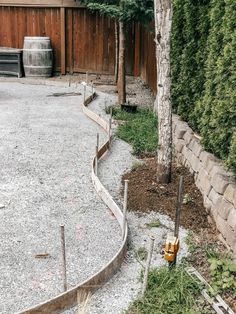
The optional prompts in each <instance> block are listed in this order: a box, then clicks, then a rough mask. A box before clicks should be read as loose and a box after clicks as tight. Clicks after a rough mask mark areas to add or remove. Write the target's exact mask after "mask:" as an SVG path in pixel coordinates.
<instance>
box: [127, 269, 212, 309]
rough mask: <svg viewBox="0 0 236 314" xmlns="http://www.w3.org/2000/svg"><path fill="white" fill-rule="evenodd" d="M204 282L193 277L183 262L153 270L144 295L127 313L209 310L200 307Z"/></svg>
mask: <svg viewBox="0 0 236 314" xmlns="http://www.w3.org/2000/svg"><path fill="white" fill-rule="evenodd" d="M201 289H202V285H201V284H200V283H199V282H198V281H197V280H196V279H194V278H192V277H190V276H189V275H188V274H187V273H186V271H185V270H184V269H183V267H182V266H178V267H176V268H175V269H173V270H172V271H169V269H168V268H167V267H162V268H160V269H154V270H152V271H151V272H150V273H149V277H148V288H147V290H146V293H145V295H144V297H143V298H140V299H137V300H136V301H134V303H133V304H132V305H131V306H130V308H129V309H128V311H127V312H126V313H127V314H173V313H175V314H200V313H207V312H205V311H204V310H203V309H200V308H199V305H198V304H197V303H196V301H195V300H196V299H198V298H199V297H200V291H201Z"/></svg>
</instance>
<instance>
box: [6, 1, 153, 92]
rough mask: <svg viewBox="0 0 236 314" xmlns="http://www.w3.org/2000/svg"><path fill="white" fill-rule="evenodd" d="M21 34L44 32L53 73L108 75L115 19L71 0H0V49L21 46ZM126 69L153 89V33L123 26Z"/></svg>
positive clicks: (34, 34)
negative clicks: (48, 42) (48, 44)
mask: <svg viewBox="0 0 236 314" xmlns="http://www.w3.org/2000/svg"><path fill="white" fill-rule="evenodd" d="M25 36H49V37H50V38H51V43H52V48H53V52H54V67H53V69H54V71H60V72H61V74H65V73H66V72H69V73H74V72H86V71H89V72H91V73H98V74H113V73H114V68H115V35H114V21H113V20H112V19H110V18H107V17H105V16H100V15H99V14H98V13H91V12H89V11H88V10H87V9H86V8H85V7H84V6H83V5H81V4H80V3H79V2H77V1H76V0H51V1H50V2H49V1H48V0H0V47H13V48H22V47H23V42H24V37H25ZM126 47H127V57H126V70H127V73H128V74H130V75H135V76H141V77H142V78H143V79H144V80H145V82H147V83H148V84H149V85H150V86H151V88H152V89H153V90H154V91H155V89H156V67H155V63H156V62H155V46H154V42H153V34H152V33H151V32H150V31H147V30H145V29H143V28H140V27H139V26H138V25H129V27H128V28H127V42H126Z"/></svg>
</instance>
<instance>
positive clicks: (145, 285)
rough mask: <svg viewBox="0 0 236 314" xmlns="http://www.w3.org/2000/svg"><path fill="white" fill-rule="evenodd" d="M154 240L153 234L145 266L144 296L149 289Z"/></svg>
mask: <svg viewBox="0 0 236 314" xmlns="http://www.w3.org/2000/svg"><path fill="white" fill-rule="evenodd" d="M154 240H155V238H154V237H153V236H151V237H150V245H149V250H148V256H147V263H146V267H145V272H144V277H143V288H142V296H144V293H145V291H146V289H147V282H148V274H149V268H150V264H151V259H152V252H153V246H154Z"/></svg>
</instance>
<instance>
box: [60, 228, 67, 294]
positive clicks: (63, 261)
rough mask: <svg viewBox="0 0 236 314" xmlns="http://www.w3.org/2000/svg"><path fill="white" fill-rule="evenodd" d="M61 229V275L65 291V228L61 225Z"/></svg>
mask: <svg viewBox="0 0 236 314" xmlns="http://www.w3.org/2000/svg"><path fill="white" fill-rule="evenodd" d="M60 229H61V250H62V273H63V287H64V291H66V290H67V277H66V244H65V228H64V226H63V225H61V226H60Z"/></svg>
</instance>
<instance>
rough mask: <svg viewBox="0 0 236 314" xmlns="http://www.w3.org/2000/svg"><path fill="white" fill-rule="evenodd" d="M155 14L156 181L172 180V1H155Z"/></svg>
mask: <svg viewBox="0 0 236 314" xmlns="http://www.w3.org/2000/svg"><path fill="white" fill-rule="evenodd" d="M154 16H155V42H156V61H157V96H156V100H155V103H154V110H155V112H156V113H157V116H158V137H159V145H158V151H157V181H158V182H161V183H169V182H170V180H171V160H172V110H171V99H170V84H171V78H170V36H171V24H172V3H171V0H154Z"/></svg>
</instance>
